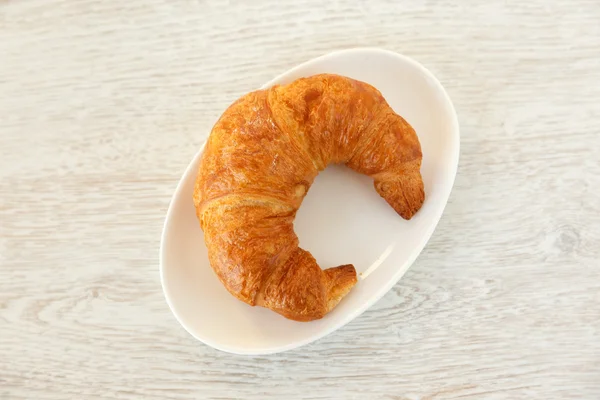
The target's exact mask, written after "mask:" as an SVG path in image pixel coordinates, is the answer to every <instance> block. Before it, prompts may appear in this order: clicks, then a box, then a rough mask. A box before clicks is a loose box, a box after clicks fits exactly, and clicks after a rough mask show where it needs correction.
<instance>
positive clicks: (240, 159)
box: [194, 74, 424, 321]
mask: <svg viewBox="0 0 600 400" xmlns="http://www.w3.org/2000/svg"><path fill="white" fill-rule="evenodd" d="M331 163H338V164H346V165H347V166H348V167H350V168H352V169H353V170H355V171H357V172H360V173H362V174H366V175H368V176H370V177H372V178H373V180H374V185H375V189H376V190H377V192H378V193H379V194H380V195H381V196H382V197H383V198H384V199H385V200H386V201H387V202H388V203H389V204H390V205H391V206H392V207H393V208H394V210H396V212H397V213H398V214H400V215H401V216H402V217H403V218H405V219H410V218H411V217H412V216H413V215H414V214H415V213H416V212H417V211H418V210H419V208H420V207H421V205H422V204H423V200H424V192H423V181H422V179H421V174H420V167H421V147H420V144H419V140H418V138H417V135H416V134H415V131H414V129H413V128H412V127H411V126H410V125H409V124H408V123H407V122H406V121H405V120H404V119H403V118H402V117H400V116H399V115H397V114H396V113H394V111H393V110H392V109H391V107H390V106H389V105H388V104H387V102H386V101H385V99H384V98H383V96H382V95H381V93H380V92H379V91H378V90H377V89H375V88H374V87H372V86H370V85H368V84H366V83H364V82H359V81H356V80H353V79H350V78H346V77H342V76H338V75H330V74H323V75H314V76H311V77H308V78H301V79H298V80H296V81H294V82H292V83H290V84H288V85H285V86H274V87H272V88H270V89H268V90H259V91H255V92H252V93H249V94H247V95H245V96H243V97H242V98H240V99H239V100H237V101H236V102H235V103H233V104H232V105H231V106H230V107H229V108H228V109H227V110H226V111H225V112H224V113H223V115H222V116H221V118H220V119H219V120H218V121H217V123H216V124H215V126H214V127H213V130H212V132H211V134H210V136H209V138H208V142H207V144H206V149H205V151H204V154H203V155H202V159H201V162H200V168H199V171H198V176H197V179H196V185H195V188H194V205H195V207H196V213H197V216H198V219H199V220H200V226H201V227H202V229H203V231H204V237H205V242H206V246H207V248H208V254H209V260H210V264H211V266H212V268H213V270H214V271H215V273H216V274H217V276H218V278H219V280H220V281H221V282H222V283H223V285H224V286H225V287H226V288H227V290H229V292H230V293H231V294H233V295H234V296H235V297H237V298H238V299H240V300H242V301H244V302H246V303H248V304H250V305H259V306H263V307H267V308H270V309H271V310H273V311H276V312H278V313H279V314H281V315H283V316H285V317H287V318H290V319H294V320H298V321H310V320H314V319H318V318H322V317H323V316H324V315H325V314H327V313H328V312H329V311H331V310H332V309H333V308H334V307H335V306H336V305H337V304H338V303H339V301H340V300H341V299H342V298H343V297H344V296H345V295H346V294H347V293H348V292H349V291H350V289H351V288H352V286H354V284H355V283H356V271H355V269H354V267H353V266H352V265H343V266H339V267H335V268H330V269H327V270H321V268H320V267H319V266H318V265H317V263H316V261H315V259H314V258H313V257H312V255H311V254H310V253H309V252H308V251H306V250H303V249H301V248H299V247H298V237H297V236H296V234H295V233H294V229H293V221H294V217H295V215H296V211H297V210H298V208H299V207H300V204H301V203H302V200H303V199H304V196H305V195H306V193H307V192H308V189H309V188H310V186H311V184H312V182H313V181H314V179H315V177H316V176H317V174H318V173H319V171H321V170H323V169H325V167H326V166H327V165H328V164H331Z"/></svg>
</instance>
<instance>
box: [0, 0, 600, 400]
mask: <svg viewBox="0 0 600 400" xmlns="http://www.w3.org/2000/svg"><path fill="white" fill-rule="evenodd" d="M598 21H600V3H599V2H598V1H597V0H557V1H553V2H548V1H545V0H531V1H527V2H522V1H514V0H494V1H487V2H480V1H475V0H468V1H462V2H451V1H441V2H433V1H429V0H418V1H412V2H397V1H358V2H355V1H349V0H341V1H329V2H323V1H316V0H315V1H312V0H311V1H307V0H303V1H297V2H290V3H289V4H285V5H278V4H276V3H275V2H269V1H266V0H260V1H253V2H237V1H233V0H232V1H226V2H219V1H191V0H190V1H183V0H174V1H160V0H130V1H127V2H121V1H98V0H81V1H67V0H44V1H42V0H8V1H7V0H4V1H1V2H0V398H2V399H50V400H57V399H65V398H77V399H138V398H145V399H166V398H168V399H192V398H206V399H209V398H210V399H231V398H240V399H265V398H277V399H288V398H305V399H331V398H356V399H359V398H360V399H364V398H368V399H387V400H448V399H457V400H458V399H460V400H469V399H493V400H496V399H545V400H546V399H589V400H595V399H599V398H600V261H598V259H599V257H600V250H599V249H600V156H599V155H598V149H600V89H599V88H600V86H599V85H598V82H600V24H599V23H598ZM364 45H367V46H379V47H384V48H388V49H391V50H395V51H399V52H402V53H404V54H407V55H409V56H412V57H414V58H416V59H418V60H419V61H421V62H422V63H423V64H424V65H426V66H427V67H428V68H430V69H431V70H432V71H433V72H434V73H435V74H436V75H437V76H438V78H439V79H440V80H441V81H442V83H443V84H444V85H445V86H446V88H447V89H448V92H449V94H450V96H451V97H452V99H453V101H454V103H455V106H456V109H457V111H458V113H459V118H460V124H461V134H462V149H461V161H460V167H459V173H458V177H457V181H456V186H455V189H454V191H453V194H452V196H451V199H450V203H449V204H448V207H447V209H446V211H445V214H444V217H443V219H442V221H441V223H440V225H439V227H438V228H437V230H436V232H435V234H434V236H433V238H432V239H431V241H430V243H429V244H428V246H427V248H426V249H425V251H424V252H423V253H422V254H421V256H420V257H419V258H418V260H417V261H416V262H415V264H414V265H413V267H412V268H411V270H410V271H409V272H408V274H407V275H406V276H405V278H403V279H402V280H401V281H400V283H399V284H398V285H396V286H395V287H394V289H393V290H392V291H390V292H389V293H388V294H387V295H386V296H385V297H384V298H383V299H382V300H381V301H380V302H379V303H377V304H376V305H375V306H374V307H373V308H372V309H370V310H369V311H368V312H366V313H365V314H363V315H362V316H361V317H360V318H358V319H356V320H355V321H353V322H352V323H350V324H349V325H347V326H346V327H344V328H343V329H341V330H339V331H337V332H336V333H334V334H332V335H329V336H327V337H326V338H323V339H322V340H320V341H318V342H316V343H314V344H312V345H309V346H306V347H303V348H300V349H298V350H295V351H291V352H288V353H283V354H278V355H273V356H268V357H266V356H265V357H241V356H234V355H230V354H225V353H221V352H218V351H216V350H213V349H211V348H209V347H207V346H204V345H202V344H201V343H199V342H197V341H195V340H194V339H192V338H191V337H190V336H189V335H187V334H186V333H185V332H184V330H183V329H182V328H181V327H180V326H179V325H178V324H177V322H176V321H175V319H174V317H173V316H172V315H171V313H170V311H169V309H168V307H167V305H166V303H165V301H164V298H163V295H162V292H161V288H160V283H159V276H158V247H159V240H160V233H161V228H162V223H163V218H164V215H165V212H166V208H167V206H168V203H169V200H170V196H171V194H172V192H173V190H174V188H175V185H176V183H177V181H178V179H179V177H180V175H181V174H182V172H183V170H184V168H185V167H186V165H187V163H188V162H189V160H190V159H191V157H192V155H193V154H194V153H195V151H196V150H197V148H198V147H199V146H200V144H201V143H202V141H203V140H204V139H205V137H206V135H207V133H208V131H209V129H210V127H211V126H212V124H213V123H214V121H215V120H216V118H217V117H218V115H219V114H220V113H221V112H222V111H223V109H224V108H225V107H226V106H227V105H228V104H229V103H230V102H231V101H232V100H234V99H235V98H236V97H237V96H239V95H241V94H242V93H244V92H247V91H249V90H251V89H254V88H256V87H258V86H260V85H261V84H263V83H264V82H266V81H267V80H269V79H271V78H272V77H274V76H275V75H277V74H279V73H281V72H283V71H285V70H286V69H288V68H289V67H291V66H294V65H295V64H297V63H300V62H302V61H305V60H307V59H310V58H312V57H314V56H317V55H320V54H323V53H326V52H328V51H331V50H336V49H341V48H348V47H353V46H364Z"/></svg>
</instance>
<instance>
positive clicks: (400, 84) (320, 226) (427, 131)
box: [160, 49, 459, 354]
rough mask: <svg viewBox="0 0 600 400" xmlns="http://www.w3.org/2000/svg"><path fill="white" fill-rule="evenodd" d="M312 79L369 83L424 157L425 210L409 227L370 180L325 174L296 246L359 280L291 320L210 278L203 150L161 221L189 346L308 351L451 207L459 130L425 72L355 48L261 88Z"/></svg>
mask: <svg viewBox="0 0 600 400" xmlns="http://www.w3.org/2000/svg"><path fill="white" fill-rule="evenodd" d="M318 73H335V74H340V75H345V76H348V77H351V78H355V79H358V80H361V81H364V82H367V83H370V84H371V85H373V86H375V87H376V88H378V89H379V90H380V91H381V93H382V94H383V96H384V97H385V98H386V100H387V101H388V103H389V104H390V105H391V106H392V107H393V109H394V110H395V111H396V112H397V113H398V114H400V115H402V116H403V117H404V118H405V119H406V120H407V121H408V122H409V123H410V124H411V125H412V126H413V127H414V128H415V130H416V132H417V135H418V136H419V140H420V142H421V146H422V152H423V164H422V168H421V173H422V175H423V180H424V183H425V195H426V199H425V203H424V204H423V207H422V208H421V210H420V211H419V212H418V213H417V214H416V215H415V217H413V219H412V220H410V221H405V220H403V219H402V218H401V217H400V216H398V215H397V214H396V213H395V212H394V210H393V209H392V208H391V207H390V206H389V205H388V204H387V203H386V202H385V201H384V200H383V199H382V198H381V197H379V195H378V194H377V193H376V192H375V190H374V188H373V183H372V180H371V179H370V178H368V177H366V176H362V175H359V174H357V173H355V172H353V171H351V170H350V169H348V168H345V167H329V168H328V169H326V170H325V171H323V172H322V173H321V174H320V175H319V176H318V177H317V178H316V180H315V182H314V184H313V186H312V187H311V189H310V191H309V193H308V195H307V196H306V198H305V200H304V202H303V204H302V206H301V207H300V210H299V211H298V214H297V217H296V220H295V230H296V233H297V234H298V237H299V238H300V246H301V247H302V248H304V249H307V250H308V251H310V252H311V253H312V254H313V255H314V257H315V258H316V259H317V262H318V263H319V265H321V266H322V267H323V268H328V267H332V266H337V265H342V264H350V263H352V264H354V266H355V267H356V269H357V272H358V273H359V280H358V283H357V285H356V286H355V287H354V288H353V289H352V291H351V292H350V294H349V295H348V296H347V297H346V298H345V299H344V300H343V301H342V302H341V303H340V304H339V306H338V307H336V308H335V309H334V310H333V311H332V312H331V313H329V314H328V315H327V316H325V318H323V319H321V320H318V321H313V322H304V323H303V322H295V321H290V320H287V319H285V318H283V317H282V316H280V315H278V314H276V313H274V312H272V311H270V310H267V309H264V308H261V307H251V306H249V305H247V304H245V303H242V302H241V301H239V300H237V299H235V298H234V297H233V296H231V295H230V294H229V293H228V292H227V290H226V289H225V288H224V287H223V285H221V283H220V282H219V280H218V279H217V277H216V275H215V274H214V273H213V271H212V269H211V267H210V265H209V263H208V256H207V250H206V247H205V245H204V238H203V234H202V230H201V229H200V227H199V224H198V220H197V219H196V214H195V210H194V205H193V202H192V192H193V187H194V180H195V177H196V172H197V168H198V161H199V158H200V155H201V153H202V149H200V151H199V153H198V154H197V155H196V157H194V159H193V160H192V162H191V163H190V165H189V166H188V168H187V170H186V172H185V174H184V175H183V178H182V179H181V181H180V182H179V185H178V187H177V190H176V191H175V194H174V196H173V199H172V201H171V205H170V207H169V211H168V213H167V218H166V221H165V226H164V231H163V236H162V242H161V249H160V271H161V279H162V285H163V289H164V292H165V296H166V299H167V302H168V304H169V306H170V307H171V310H172V311H173V313H174V314H175V316H176V318H177V319H178V320H179V322H180V323H181V324H182V325H183V327H184V328H185V329H186V330H187V331H188V332H189V333H190V334H192V335H193V336H194V337H195V338H197V339H199V340H201V341H202V342H204V343H206V344H207V345H209V346H212V347H214V348H216V349H219V350H223V351H227V352H232V353H238V354H266V353H276V352H280V351H285V350H289V349H293V348H296V347H298V346H301V345H304V344H307V343H310V342H312V341H314V340H316V339H319V338H321V337H323V336H324V335H327V334H329V333H331V332H333V331H334V330H336V329H338V328H340V327H341V326H343V325H344V324H346V323H348V322H350V321H352V320H353V319H354V318H356V317H357V316H359V315H360V314H361V313H362V312H364V311H365V310H366V309H368V308H369V307H370V306H371V305H373V303H375V302H376V301H377V300H379V299H380V298H381V297H382V296H383V295H384V294H385V293H386V292H387V291H388V290H390V288H391V287H392V286H393V285H394V284H395V283H396V282H398V280H399V279H400V278H401V277H402V275H403V274H404V273H405V272H406V270H407V269H408V268H409V267H410V265H411V264H412V263H413V261H414V260H415V259H416V258H417V256H418V255H419V253H420V252H421V250H422V249H423V247H424V246H425V244H426V243H427V241H428V240H429V238H430V236H431V234H432V233H433V230H434V229H435V227H436V225H437V223H438V221H439V219H440V217H441V215H442V212H443V210H444V207H445V205H446V202H447V200H448V196H449V194H450V191H451V188H452V185H453V183H454V177H455V174H456V169H457V164H458V153H459V128H458V122H457V117H456V113H455V111H454V107H453V106H452V103H451V101H450V99H449V97H448V95H447V94H446V92H445V91H444V89H443V87H442V85H441V84H440V83H439V82H438V81H437V80H436V78H435V77H434V76H433V75H432V74H431V73H430V72H429V71H428V70H426V69H425V68H424V67H423V66H421V65H420V64H418V63H417V62H415V61H414V60H412V59H410V58H407V57H404V56H402V55H399V54H396V53H392V52H389V51H385V50H381V49H352V50H344V51H339V52H335V53H330V54H328V55H325V56H322V57H319V58H316V59H313V60H311V61H308V62H307V63H305V64H302V65H300V66H298V67H296V68H294V69H292V70H290V71H288V72H286V73H285V74H283V75H281V76H279V77H277V78H275V79H274V80H272V81H271V82H269V83H267V84H266V85H265V86H264V87H269V86H271V85H274V84H285V83H289V82H291V81H293V80H295V79H297V78H300V77H303V76H309V75H313V74H318ZM246 89H247V91H251V90H253V89H254V88H246ZM231 100H232V101H233V100H235V99H231ZM204 134H205V135H208V132H205V133H204ZM199 135H201V133H199Z"/></svg>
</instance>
